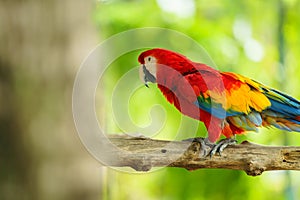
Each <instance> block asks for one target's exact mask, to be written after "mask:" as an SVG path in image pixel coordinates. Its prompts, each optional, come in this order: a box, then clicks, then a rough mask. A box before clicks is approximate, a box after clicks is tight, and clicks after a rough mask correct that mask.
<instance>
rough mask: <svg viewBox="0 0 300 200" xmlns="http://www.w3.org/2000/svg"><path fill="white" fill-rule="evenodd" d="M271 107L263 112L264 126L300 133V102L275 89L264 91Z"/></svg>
mask: <svg viewBox="0 0 300 200" xmlns="http://www.w3.org/2000/svg"><path fill="white" fill-rule="evenodd" d="M264 94H265V95H266V96H267V97H268V99H269V100H270V102H271V106H270V107H269V108H268V109H266V110H264V111H263V112H262V118H263V123H264V124H263V125H264V126H274V127H276V128H279V129H282V130H286V131H297V132H300V102H299V101H298V100H297V99H295V98H293V97H291V96H288V95H286V94H284V93H282V92H279V91H277V90H274V89H264Z"/></svg>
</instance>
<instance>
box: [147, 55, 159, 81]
mask: <svg viewBox="0 0 300 200" xmlns="http://www.w3.org/2000/svg"><path fill="white" fill-rule="evenodd" d="M144 61H145V64H144V65H145V67H146V69H147V70H148V71H149V72H150V74H152V76H154V77H155V78H156V61H157V60H156V58H154V57H153V56H147V57H145V59H144Z"/></svg>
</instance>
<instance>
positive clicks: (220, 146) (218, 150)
mask: <svg viewBox="0 0 300 200" xmlns="http://www.w3.org/2000/svg"><path fill="white" fill-rule="evenodd" d="M236 143H237V141H236V140H235V139H232V138H225V139H222V140H220V142H219V143H218V144H215V145H214V147H213V148H212V149H211V151H210V153H209V156H210V157H212V156H213V155H215V154H216V153H218V154H219V155H220V156H221V153H222V151H223V150H224V149H225V148H226V147H227V146H228V145H234V144H236Z"/></svg>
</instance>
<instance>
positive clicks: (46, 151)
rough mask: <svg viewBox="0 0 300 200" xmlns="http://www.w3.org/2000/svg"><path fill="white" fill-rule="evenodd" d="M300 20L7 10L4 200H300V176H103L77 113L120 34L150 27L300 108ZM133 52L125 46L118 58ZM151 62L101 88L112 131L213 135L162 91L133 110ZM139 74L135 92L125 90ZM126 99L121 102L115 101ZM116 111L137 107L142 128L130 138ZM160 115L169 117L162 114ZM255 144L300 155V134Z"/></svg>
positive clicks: (259, 13)
mask: <svg viewBox="0 0 300 200" xmlns="http://www.w3.org/2000/svg"><path fill="white" fill-rule="evenodd" d="M299 13H300V1H297V0H277V1H234V2H233V1H228V0H225V1H221V0H211V1H203V0H178V1H171V0H157V1H154V0H152V1H142V0H126V1H125V0H123V1H121V0H103V1H101V0H100V1H84V0H78V1H76V2H74V1H71V0H66V1H58V0H56V1H53V0H51V1H50V0H44V1H34V0H24V1H2V2H1V3H0V41H1V45H0V96H1V98H0V102H1V107H0V130H1V133H2V134H1V140H0V142H1V146H0V199H273V200H277V199H278V200H280V199H300V192H299V188H300V174H299V172H276V171H274V172H265V173H263V174H262V175H261V176H259V177H249V176H247V175H246V174H245V173H244V172H239V171H231V170H219V169H218V170H212V169H210V170H205V169H201V170H196V171H193V172H189V171H186V170H184V169H175V168H174V169H171V168H168V169H166V168H164V169H159V170H156V171H153V172H151V173H147V174H132V173H128V172H122V171H120V170H113V169H110V168H107V167H102V166H101V165H100V164H99V163H98V162H97V161H96V160H94V159H93V157H92V156H91V155H89V154H88V152H87V151H86V149H85V147H84V146H83V145H82V144H81V142H80V140H79V138H78V136H77V133H76V129H75V126H74V123H73V118H72V110H71V104H72V87H73V81H74V78H75V76H76V72H77V70H78V69H79V66H80V64H81V62H82V61H83V60H84V58H85V57H86V56H87V55H88V53H89V52H90V51H91V50H92V49H93V48H94V47H95V46H96V45H97V44H98V43H99V42H101V41H105V40H106V39H107V38H110V37H111V36H112V35H114V34H117V33H120V32H122V31H127V30H129V29H133V28H143V27H162V28H168V29H172V30H176V31H179V32H182V33H184V34H186V35H187V36H189V37H191V38H193V39H194V40H195V41H196V42H198V43H199V44H200V45H201V46H202V47H203V48H204V49H205V50H206V52H207V53H208V54H209V56H210V57H211V58H212V60H213V62H214V64H215V65H214V67H216V68H218V69H220V70H222V71H233V72H236V73H240V74H243V75H245V76H248V77H251V78H253V79H255V80H258V81H260V82H263V83H264V84H266V85H269V86H272V87H274V88H276V89H280V90H282V91H284V92H286V93H288V94H291V95H292V96H294V97H295V98H298V99H300V91H299V85H300V79H299V77H300V68H299V66H300V63H299V61H298V59H297V58H298V57H299V56H300V45H299V44H300V39H299V35H300V16H299ZM149 37H150V36H149V35H146V34H145V35H140V36H139V39H142V40H145V41H147V39H149ZM158 40H167V41H168V40H170V48H174V49H178V51H180V52H181V53H183V54H185V55H189V57H191V58H193V59H196V60H197V59H199V60H200V61H201V60H203V59H204V58H203V57H202V56H203V55H204V54H203V52H201V53H200V52H199V58H198V52H193V50H191V49H189V46H188V45H186V44H185V43H182V41H180V40H178V41H177V40H176V39H175V40H174V39H172V38H168V35H166V37H165V38H158ZM133 41H134V39H133V40H132V41H131V40H128V41H122V43H118V44H115V45H114V46H113V47H111V49H114V48H121V47H122V46H128V45H132V42H133ZM141 51H142V50H135V51H132V52H128V53H126V54H124V55H122V56H120V57H119V58H116V59H115V60H114V62H112V63H111V64H110V66H109V67H108V68H107V70H106V71H105V74H104V76H103V77H102V78H101V79H100V81H99V89H98V91H97V96H96V99H97V105H96V106H97V109H98V110H97V111H98V116H99V122H100V124H101V125H102V126H103V127H104V129H105V130H106V132H107V133H120V132H122V131H123V132H124V131H129V132H132V133H134V132H141V133H143V134H145V135H147V134H151V131H143V130H144V129H143V127H146V128H145V129H147V125H149V124H151V123H154V122H155V121H154V122H153V121H151V117H152V119H154V118H159V119H158V122H157V124H156V125H157V126H159V125H163V127H162V128H161V129H159V131H157V134H155V135H150V136H153V137H156V138H161V139H174V137H176V139H183V138H186V137H187V136H188V133H187V132H188V131H189V129H191V130H194V129H196V130H197V131H198V132H197V135H199V136H205V134H206V133H205V129H204V128H203V126H202V124H201V123H200V124H198V123H197V122H196V121H195V120H191V119H189V118H187V117H182V116H181V114H180V113H179V112H178V111H176V109H175V108H174V107H173V106H171V105H169V104H168V103H167V102H166V101H165V99H164V98H163V97H162V95H161V94H160V93H159V91H158V90H157V89H156V88H155V86H154V85H150V89H147V88H145V87H142V85H141V87H139V88H138V89H137V90H135V91H134V93H133V94H132V96H130V99H122V97H124V98H125V96H126V94H128V93H127V90H126V89H128V88H130V86H131V85H135V84H136V83H137V82H138V81H139V79H138V74H137V71H136V67H137V65H138V63H137V56H138V55H139V53H140V52H141ZM204 60H205V59H204ZM99 67H100V66H99ZM131 70H133V71H132V74H131V73H129V72H130V71H131ZM134 70H135V71H134ZM128 73H129V75H130V76H129V77H131V76H132V75H133V76H132V77H133V78H132V81H130V82H127V83H128V84H126V85H125V86H124V84H123V85H122V86H123V87H121V89H119V90H117V91H116V90H114V89H115V87H116V86H118V81H120V80H123V78H124V76H126V75H128ZM114 92H117V93H118V96H117V97H120V98H118V99H114V96H113V95H115V94H114ZM116 100H117V102H118V103H119V104H120V105H121V106H123V107H125V108H128V110H129V111H128V113H129V115H130V118H131V120H132V121H133V124H134V125H135V126H133V127H131V126H129V127H126V124H125V125H124V124H120V121H118V120H117V119H116V116H115V115H116V114H119V113H118V110H116V111H114V110H113V109H114V103H116ZM111 102H112V103H111ZM153 105H158V106H156V107H155V108H154V109H152V107H153ZM151 109H152V110H151ZM150 110H151V112H150ZM149 113H150V116H149ZM125 117H128V116H125ZM160 117H161V118H160ZM164 120H165V121H164ZM160 121H164V123H163V124H161V123H159V122H160ZM179 124H182V127H181V129H180V130H179V131H178V128H179V127H178V125H179ZM198 125H199V126H198ZM191 127H192V128H191ZM148 129H149V128H148ZM148 129H147V130H148ZM177 131H178V133H177ZM174 133H175V135H174ZM176 134H177V135H176ZM245 139H247V140H250V141H252V142H255V143H260V144H266V145H299V143H300V134H298V133H284V134H283V133H282V132H281V131H278V130H275V129H261V130H260V132H259V133H248V134H247V135H246V136H239V137H238V140H239V141H242V140H245Z"/></svg>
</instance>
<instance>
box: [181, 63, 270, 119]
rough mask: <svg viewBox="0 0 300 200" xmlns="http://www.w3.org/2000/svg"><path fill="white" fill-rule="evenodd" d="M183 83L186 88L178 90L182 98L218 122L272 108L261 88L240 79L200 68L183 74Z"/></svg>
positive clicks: (229, 74) (237, 76) (228, 74)
mask: <svg viewBox="0 0 300 200" xmlns="http://www.w3.org/2000/svg"><path fill="white" fill-rule="evenodd" d="M183 80H184V81H186V82H188V84H187V83H185V84H184V83H179V84H178V85H179V87H178V90H180V93H181V94H182V95H183V96H184V98H187V99H188V100H189V101H191V102H193V103H194V104H195V105H196V106H198V107H199V108H201V109H203V110H205V111H207V112H209V113H211V114H212V115H214V116H215V117H218V118H225V117H228V116H236V115H244V114H245V115H247V114H249V113H251V112H252V111H257V112H261V111H262V110H264V109H266V108H268V107H270V106H271V102H270V100H269V99H268V97H267V96H266V94H264V87H263V86H262V85H261V84H259V83H257V82H255V81H253V80H251V79H248V78H246V77H243V76H241V75H237V74H234V73H228V72H224V73H220V72H218V71H216V70H213V69H209V68H205V69H202V68H201V69H197V71H195V72H193V73H189V74H185V76H184V78H183ZM188 85H189V86H188ZM186 87H191V88H193V91H194V94H191V92H186V91H188V89H187V88H186Z"/></svg>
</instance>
